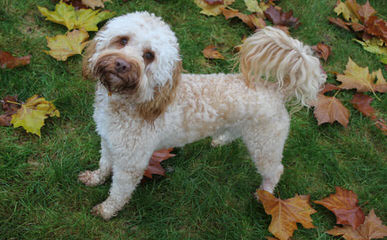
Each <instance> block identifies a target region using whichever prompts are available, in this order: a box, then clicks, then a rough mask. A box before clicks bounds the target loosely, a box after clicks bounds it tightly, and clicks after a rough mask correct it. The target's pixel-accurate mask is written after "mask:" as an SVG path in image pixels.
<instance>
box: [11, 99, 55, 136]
mask: <svg viewBox="0 0 387 240" xmlns="http://www.w3.org/2000/svg"><path fill="white" fill-rule="evenodd" d="M54 116H55V117H59V116H60V114H59V111H58V110H57V109H56V108H55V106H54V104H53V103H52V102H49V101H47V100H46V99H44V98H43V97H39V96H38V95H34V96H32V97H30V98H29V99H27V101H26V103H24V104H22V105H21V108H20V109H18V111H17V112H16V113H15V114H14V115H12V120H11V123H12V124H13V127H14V128H17V127H23V128H24V129H25V130H26V131H27V132H30V133H34V134H36V135H38V136H39V137H40V129H41V128H42V127H43V125H44V120H45V119H46V118H48V117H54Z"/></svg>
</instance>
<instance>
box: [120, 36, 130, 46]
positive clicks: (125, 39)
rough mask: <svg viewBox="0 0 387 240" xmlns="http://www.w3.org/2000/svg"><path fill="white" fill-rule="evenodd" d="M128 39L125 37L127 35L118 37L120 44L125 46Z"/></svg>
mask: <svg viewBox="0 0 387 240" xmlns="http://www.w3.org/2000/svg"><path fill="white" fill-rule="evenodd" d="M128 41H129V38H127V37H122V38H120V44H121V45H122V46H125V45H126V44H128Z"/></svg>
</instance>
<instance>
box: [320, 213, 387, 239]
mask: <svg viewBox="0 0 387 240" xmlns="http://www.w3.org/2000/svg"><path fill="white" fill-rule="evenodd" d="M327 233H328V234H330V235H333V236H341V235H342V236H343V238H344V239H347V240H371V239H379V238H384V237H386V236H387V227H386V226H384V225H383V223H382V221H381V220H380V218H378V217H377V216H376V215H375V212H374V210H373V209H372V210H371V211H370V213H369V214H368V216H367V217H366V218H365V221H364V223H363V224H361V225H360V226H359V227H358V228H357V229H353V228H351V227H350V226H344V227H342V228H339V227H334V228H333V229H331V230H329V231H327Z"/></svg>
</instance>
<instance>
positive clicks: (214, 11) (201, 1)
mask: <svg viewBox="0 0 387 240" xmlns="http://www.w3.org/2000/svg"><path fill="white" fill-rule="evenodd" d="M234 1H235V0H224V1H223V3H222V4H208V3H207V2H206V1H205V0H195V3H196V5H197V6H198V7H200V8H201V9H203V10H202V11H201V12H200V13H201V14H204V15H207V16H217V15H219V14H221V13H222V8H225V7H226V6H228V5H231V4H232V3H233V2H234Z"/></svg>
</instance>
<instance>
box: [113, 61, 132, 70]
mask: <svg viewBox="0 0 387 240" xmlns="http://www.w3.org/2000/svg"><path fill="white" fill-rule="evenodd" d="M115 69H116V71H117V72H118V73H126V72H128V71H130V63H128V62H127V61H125V60H124V59H121V58H117V60H116V67H115Z"/></svg>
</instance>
